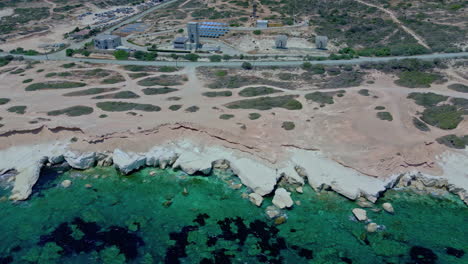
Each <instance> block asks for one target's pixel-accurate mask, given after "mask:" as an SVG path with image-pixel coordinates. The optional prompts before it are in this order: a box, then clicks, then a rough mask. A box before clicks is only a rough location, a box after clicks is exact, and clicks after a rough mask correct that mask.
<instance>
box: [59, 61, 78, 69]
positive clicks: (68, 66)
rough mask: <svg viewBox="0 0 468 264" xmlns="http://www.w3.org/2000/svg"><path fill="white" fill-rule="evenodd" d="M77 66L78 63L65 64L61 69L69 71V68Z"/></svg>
mask: <svg viewBox="0 0 468 264" xmlns="http://www.w3.org/2000/svg"><path fill="white" fill-rule="evenodd" d="M75 66H76V63H74V62H71V63H65V64H63V65H62V66H61V67H62V68H65V69H69V68H73V67H75Z"/></svg>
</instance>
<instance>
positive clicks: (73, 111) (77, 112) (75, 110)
mask: <svg viewBox="0 0 468 264" xmlns="http://www.w3.org/2000/svg"><path fill="white" fill-rule="evenodd" d="M93 111H94V109H93V108H92V107H88V106H82V105H77V106H72V107H68V108H65V109H61V110H55V111H50V112H48V113H47V115H49V116H59V115H66V116H71V117H74V116H82V115H89V114H91V113H93Z"/></svg>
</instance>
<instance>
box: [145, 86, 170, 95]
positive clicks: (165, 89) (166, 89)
mask: <svg viewBox="0 0 468 264" xmlns="http://www.w3.org/2000/svg"><path fill="white" fill-rule="evenodd" d="M142 91H143V93H144V94H145V95H158V94H168V93H172V92H175V91H178V89H175V88H169V87H163V88H146V89H143V90H142Z"/></svg>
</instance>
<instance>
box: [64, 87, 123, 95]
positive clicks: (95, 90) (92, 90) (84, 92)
mask: <svg viewBox="0 0 468 264" xmlns="http://www.w3.org/2000/svg"><path fill="white" fill-rule="evenodd" d="M118 89H119V88H89V89H86V90H82V91H77V92H71V93H66V94H64V95H63V96H86V95H96V94H101V93H107V92H114V91H117V90H118Z"/></svg>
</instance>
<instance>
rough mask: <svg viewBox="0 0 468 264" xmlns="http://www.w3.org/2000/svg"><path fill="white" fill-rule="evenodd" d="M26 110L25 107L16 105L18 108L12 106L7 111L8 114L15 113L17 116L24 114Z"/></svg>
mask: <svg viewBox="0 0 468 264" xmlns="http://www.w3.org/2000/svg"><path fill="white" fill-rule="evenodd" d="M26 108H27V106H25V105H18V106H12V107H10V108H8V109H7V111H8V112H10V113H17V114H20V115H22V114H24V113H26Z"/></svg>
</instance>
